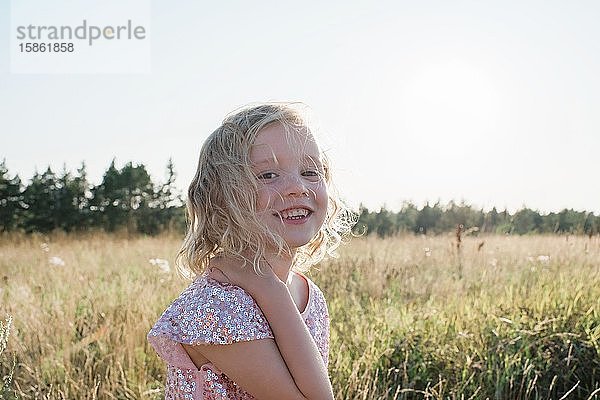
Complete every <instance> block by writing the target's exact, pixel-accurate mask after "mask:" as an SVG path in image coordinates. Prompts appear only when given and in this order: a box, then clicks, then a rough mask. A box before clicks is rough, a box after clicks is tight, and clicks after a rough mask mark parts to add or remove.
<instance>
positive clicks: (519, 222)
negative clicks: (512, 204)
mask: <svg viewBox="0 0 600 400" xmlns="http://www.w3.org/2000/svg"><path fill="white" fill-rule="evenodd" d="M541 226H542V217H541V216H540V214H539V213H538V212H537V211H533V210H531V209H529V208H527V207H525V208H523V209H521V210H519V211H517V212H516V213H515V215H514V216H513V218H512V232H514V233H517V234H519V235H523V234H525V233H539V231H540V228H541Z"/></svg>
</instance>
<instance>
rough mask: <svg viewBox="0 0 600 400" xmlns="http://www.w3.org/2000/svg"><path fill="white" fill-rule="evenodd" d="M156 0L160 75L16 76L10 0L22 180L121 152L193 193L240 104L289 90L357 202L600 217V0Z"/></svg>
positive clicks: (0, 109)
mask: <svg viewBox="0 0 600 400" xmlns="http://www.w3.org/2000/svg"><path fill="white" fill-rule="evenodd" d="M36 1H38V0H36ZM36 1H32V3H35V2H36ZM39 2H41V0H39ZM148 3H149V4H150V8H149V9H150V14H151V24H150V26H149V40H150V46H151V65H150V70H151V72H150V73H147V74H16V73H11V69H10V62H9V46H10V41H9V37H10V36H9V35H14V33H13V32H12V30H11V27H10V25H11V21H10V19H11V17H10V7H9V6H10V3H9V2H8V1H7V0H0V159H2V158H6V163H7V166H8V168H9V171H10V172H11V173H13V174H14V173H19V175H20V177H21V178H22V179H23V180H25V181H28V180H29V179H30V178H31V176H32V175H33V171H34V168H35V167H37V169H38V170H39V171H42V170H45V168H46V166H47V165H50V166H51V167H52V168H53V169H54V170H55V171H59V170H61V169H62V165H63V163H66V165H67V167H68V168H69V169H71V170H72V171H74V170H75V169H76V168H77V167H78V166H79V165H80V163H81V161H85V162H86V163H87V166H88V173H89V178H90V180H91V181H92V183H94V184H98V183H100V181H101V175H102V173H103V172H104V171H105V170H106V169H107V167H108V165H109V164H110V161H111V159H112V158H113V157H116V161H117V166H118V167H121V166H122V165H123V164H124V163H125V162H128V161H133V162H134V163H143V164H144V165H146V167H147V168H148V170H149V172H150V173H151V175H152V177H153V179H154V180H155V181H162V180H164V170H165V166H166V163H167V160H168V158H169V157H173V159H174V163H175V167H176V170H177V172H178V175H179V176H178V179H177V185H178V186H179V187H180V188H181V189H182V191H183V192H185V189H186V188H187V185H188V184H189V182H190V180H191V178H192V176H193V174H194V170H195V167H196V163H197V157H198V151H199V149H200V147H201V145H202V141H203V140H204V139H205V138H206V137H207V136H208V134H210V132H212V131H213V130H214V129H215V128H216V127H217V126H218V125H219V123H220V121H221V120H222V119H223V117H224V116H225V114H227V113H228V112H230V111H231V110H233V109H235V108H237V107H239V106H241V105H244V104H246V103H250V102H256V101H285V100H289V101H302V102H304V103H306V104H308V105H309V106H310V107H311V109H312V112H313V114H314V116H315V117H316V119H317V120H318V121H319V125H320V126H321V129H322V131H323V134H324V139H325V140H324V145H323V147H325V148H327V149H328V152H329V154H330V157H331V158H332V159H333V162H334V172H335V173H336V175H337V176H336V178H337V186H338V187H339V189H340V191H341V192H342V193H343V194H344V196H345V197H346V198H347V199H348V201H349V202H350V203H352V204H355V205H356V204H358V203H359V202H361V201H362V202H363V203H365V204H366V205H367V206H369V207H370V208H378V207H379V206H380V205H382V204H384V203H385V204H386V205H387V206H388V207H390V208H393V209H395V208H398V207H399V206H400V205H401V203H402V201H403V200H411V201H413V202H415V203H417V204H419V205H422V204H423V203H424V202H425V201H427V200H429V201H430V202H435V201H437V200H438V199H440V200H441V201H442V202H447V201H449V200H451V199H455V200H457V201H460V200H461V199H464V200H465V201H466V202H467V203H469V204H473V205H475V206H479V207H484V208H486V209H489V208H491V207H492V206H496V207H498V208H504V207H508V208H509V210H515V209H517V208H520V207H521V206H522V205H527V206H528V207H531V208H534V209H539V210H541V211H543V212H548V211H558V210H560V209H562V208H565V207H566V208H575V209H577V210H584V209H585V210H588V211H595V212H596V213H598V212H600V184H599V183H598V181H599V179H598V172H599V171H600V158H599V156H600V152H599V150H600V112H599V110H600V74H599V73H598V71H600V24H599V23H598V21H600V3H598V2H596V1H571V2H566V1H526V2H524V1H495V2H491V1H485V2H483V1H452V2H449V1H424V2H414V1H410V2H409V1H389V2H378V3H377V4H375V2H371V1H364V2H358V1H335V2H334V1H330V2H316V1H305V2H284V1H272V2H242V1H239V2H228V3H226V2H221V3H219V2H191V1H183V0H179V1H170V2H165V1H151V2H150V1H148ZM69 4H70V2H68V1H66V0H55V1H53V2H52V6H53V12H54V13H56V15H59V14H60V13H61V12H62V10H67V9H68V8H69ZM32 12H33V11H32ZM65 12H66V11H65ZM87 18H89V19H91V18H93V16H88V17H87ZM132 18H133V19H135V15H133V16H132Z"/></svg>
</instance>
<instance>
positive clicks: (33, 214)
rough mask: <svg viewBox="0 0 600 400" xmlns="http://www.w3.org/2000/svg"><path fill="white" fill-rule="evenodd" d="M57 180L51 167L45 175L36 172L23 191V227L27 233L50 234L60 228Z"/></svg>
mask: <svg viewBox="0 0 600 400" xmlns="http://www.w3.org/2000/svg"><path fill="white" fill-rule="evenodd" d="M57 185H58V184H57V178H56V175H55V174H54V172H52V169H51V168H50V166H48V168H47V169H46V171H45V172H44V173H43V174H40V173H38V172H37V171H35V173H34V175H33V177H32V178H31V182H30V183H29V185H28V186H27V187H26V188H25V190H24V191H23V203H24V211H23V220H22V222H21V223H22V227H23V228H24V229H25V231H26V232H34V231H38V232H50V231H52V230H53V229H56V228H58V227H59V226H60V215H59V214H58V213H57V204H58V201H57V197H58V186H57Z"/></svg>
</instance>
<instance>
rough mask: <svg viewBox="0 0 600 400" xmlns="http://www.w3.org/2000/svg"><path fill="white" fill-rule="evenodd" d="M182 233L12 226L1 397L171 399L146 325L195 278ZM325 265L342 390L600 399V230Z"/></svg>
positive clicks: (319, 278)
mask: <svg viewBox="0 0 600 400" xmlns="http://www.w3.org/2000/svg"><path fill="white" fill-rule="evenodd" d="M179 244H180V238H179V237H174V236H163V237H157V238H130V237H126V236H118V235H113V236H110V235H104V234H90V235H78V236H66V235H61V234H55V235H52V236H51V237H45V236H42V235H37V236H35V235H34V236H29V237H26V236H18V235H13V236H4V237H1V238H0V299H1V303H0V319H1V320H4V319H5V318H7V317H8V316H9V315H10V316H12V318H13V321H12V328H11V332H10V336H9V337H8V347H7V348H6V350H5V351H4V352H3V353H2V354H1V355H0V358H1V359H0V376H7V375H9V373H10V371H11V369H12V368H13V358H14V359H16V366H15V367H14V374H13V381H12V382H11V383H10V391H5V392H4V397H6V396H8V397H9V398H10V396H11V395H10V393H14V394H16V395H17V396H18V397H19V398H21V399H159V398H162V387H163V381H164V377H165V376H164V373H165V367H164V364H163V363H162V362H161V361H160V360H159V359H158V357H157V356H156V354H155V353H154V352H153V350H152V348H150V347H149V345H148V344H147V342H146V333H147V332H148V330H149V328H150V327H151V326H152V324H153V323H154V321H155V319H156V318H157V317H158V316H159V315H160V313H161V312H162V311H163V310H164V308H165V307H166V306H167V305H168V304H169V303H170V301H171V300H172V299H174V298H175V297H176V296H177V295H178V294H179V293H180V292H181V291H182V290H183V289H184V287H185V286H186V285H187V282H186V281H184V280H183V279H181V278H179V277H178V276H177V275H176V272H175V271H174V270H173V268H172V267H171V270H170V271H167V269H168V268H167V267H166V265H165V264H164V263H162V262H160V261H156V260H154V262H153V263H151V262H150V261H149V260H150V259H165V260H167V261H168V262H169V263H170V264H171V266H172V265H173V259H174V256H175V254H176V251H177V249H178V246H179ZM319 269H320V270H319V271H316V270H315V271H313V272H311V273H310V274H309V275H310V276H311V278H312V279H313V280H314V281H315V282H316V283H317V284H318V285H319V286H320V287H321V289H322V290H323V292H324V293H325V296H326V297H327V299H328V303H329V310H330V314H331V319H332V325H331V328H332V329H331V353H330V366H329V370H330V376H331V379H332V382H333V386H334V390H335V393H336V397H337V398H338V399H486V398H487V399H600V238H598V237H592V238H588V237H573V236H571V237H566V236H561V237H558V236H523V237H514V236H486V237H466V238H463V239H462V242H461V247H460V250H458V249H457V246H456V237H454V236H453V235H448V236H437V237H426V236H404V237H396V238H390V239H385V240H384V239H377V238H372V237H366V238H355V239H353V240H352V241H351V242H350V244H349V245H347V246H345V247H343V248H342V249H341V250H340V258H339V259H334V260H328V261H326V262H323V263H322V264H321V265H320V267H319ZM3 326H5V325H3ZM9 392H10V393H9ZM0 397H1V395H0Z"/></svg>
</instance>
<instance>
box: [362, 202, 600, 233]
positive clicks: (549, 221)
mask: <svg viewBox="0 0 600 400" xmlns="http://www.w3.org/2000/svg"><path fill="white" fill-rule="evenodd" d="M459 226H461V230H462V231H463V232H470V233H472V232H482V233H497V234H519V235H524V234H537V233H556V234H581V235H584V234H585V235H590V236H591V235H594V234H598V233H600V216H596V215H594V213H593V212H587V211H575V210H573V209H564V210H562V211H560V212H558V213H555V212H550V213H547V214H542V213H540V212H539V211H537V210H532V209H530V208H527V207H523V208H522V209H520V210H518V211H516V212H515V213H513V214H511V213H509V212H508V211H507V210H506V209H504V210H503V211H498V210H497V209H496V207H494V208H492V209H491V210H490V211H487V212H486V211H484V210H483V209H479V208H475V207H472V206H470V205H468V204H465V203H464V202H461V203H459V204H457V203H456V202H454V201H450V202H449V203H448V204H445V205H443V204H441V203H440V202H437V203H435V204H434V205H433V206H431V205H430V204H429V203H427V204H426V205H425V206H423V207H421V208H418V207H417V206H415V205H414V204H412V203H410V202H405V203H403V205H402V207H401V209H400V210H399V211H397V212H393V211H390V210H388V209H386V208H385V207H382V208H381V209H380V210H379V211H369V209H367V208H366V207H364V206H362V205H361V206H360V209H359V219H358V223H357V224H356V228H355V232H357V233H361V232H365V233H366V234H367V235H368V234H375V235H377V236H380V237H385V236H391V235H395V234H399V233H410V232H412V233H421V234H439V233H444V232H450V231H454V230H456V229H457V227H459Z"/></svg>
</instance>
